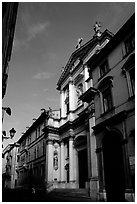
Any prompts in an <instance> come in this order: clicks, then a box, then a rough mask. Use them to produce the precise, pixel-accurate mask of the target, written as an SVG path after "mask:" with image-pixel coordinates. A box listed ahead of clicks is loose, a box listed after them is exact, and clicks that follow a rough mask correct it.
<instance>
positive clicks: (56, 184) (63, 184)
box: [46, 181, 78, 192]
mask: <svg viewBox="0 0 137 204" xmlns="http://www.w3.org/2000/svg"><path fill="white" fill-rule="evenodd" d="M55 188H78V184H77V183H76V181H70V182H69V183H67V182H66V181H62V182H58V181H53V182H48V183H47V184H46V189H47V191H48V192H50V191H51V190H53V189H55Z"/></svg>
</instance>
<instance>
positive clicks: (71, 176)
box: [69, 137, 74, 182]
mask: <svg viewBox="0 0 137 204" xmlns="http://www.w3.org/2000/svg"><path fill="white" fill-rule="evenodd" d="M69 180H70V182H71V181H74V152H73V137H70V138H69Z"/></svg>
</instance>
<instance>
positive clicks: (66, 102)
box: [65, 87, 69, 114]
mask: <svg viewBox="0 0 137 204" xmlns="http://www.w3.org/2000/svg"><path fill="white" fill-rule="evenodd" d="M65 104H66V112H67V114H68V113H69V87H67V88H66V97H65Z"/></svg>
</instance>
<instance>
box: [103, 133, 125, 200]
mask: <svg viewBox="0 0 137 204" xmlns="http://www.w3.org/2000/svg"><path fill="white" fill-rule="evenodd" d="M102 149H103V163H104V178H105V189H106V196H107V201H110V202H120V201H125V177H124V163H123V151H122V143H121V134H119V133H118V132H117V131H113V130H110V131H107V132H106V134H105V136H104V137H103V140H102Z"/></svg>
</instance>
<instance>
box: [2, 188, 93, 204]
mask: <svg viewBox="0 0 137 204" xmlns="http://www.w3.org/2000/svg"><path fill="white" fill-rule="evenodd" d="M2 202H92V200H91V199H90V198H89V197H84V196H81V197H77V196H73V195H72V196H71V194H69V195H68V196H67V194H59V193H57V192H54V191H51V192H50V193H46V192H45V191H44V190H38V189H36V190H35V192H32V190H29V189H21V188H20V189H4V190H3V191H2Z"/></svg>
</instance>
